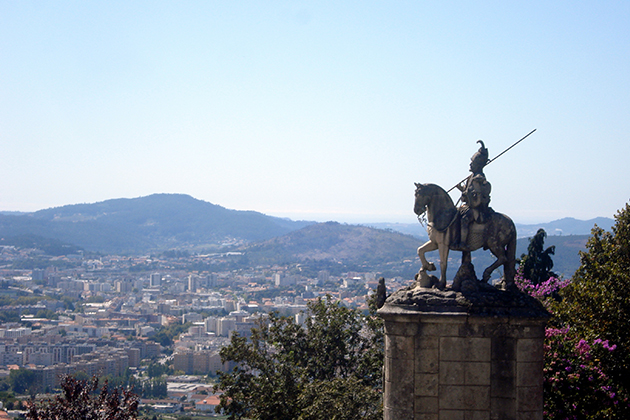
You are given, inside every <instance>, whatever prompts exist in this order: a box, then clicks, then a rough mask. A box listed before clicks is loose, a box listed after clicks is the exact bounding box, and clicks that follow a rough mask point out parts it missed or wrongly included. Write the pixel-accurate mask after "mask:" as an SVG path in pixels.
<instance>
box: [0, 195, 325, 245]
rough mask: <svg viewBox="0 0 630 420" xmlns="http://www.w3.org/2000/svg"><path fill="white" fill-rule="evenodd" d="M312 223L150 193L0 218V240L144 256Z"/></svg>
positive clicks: (237, 240)
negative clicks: (46, 241) (24, 238)
mask: <svg viewBox="0 0 630 420" xmlns="http://www.w3.org/2000/svg"><path fill="white" fill-rule="evenodd" d="M311 223H313V222H303V221H302V222H296V221H292V220H287V219H281V218H277V217H271V216H266V215H264V214H262V213H258V212H254V211H237V210H229V209H226V208H224V207H221V206H218V205H215V204H211V203H208V202H205V201H201V200H197V199H195V198H193V197H190V196H188V195H183V194H154V195H150V196H146V197H140V198H132V199H125V198H121V199H113V200H107V201H103V202H100V203H94V204H75V205H68V206H63V207H56V208H51V209H46V210H40V211H37V212H34V213H28V214H21V215H7V214H0V236H2V237H15V236H20V235H36V236H40V237H45V238H51V239H57V240H60V241H63V242H65V243H69V244H73V245H76V246H79V247H82V248H84V249H86V250H89V251H101V252H147V251H151V250H160V249H171V248H178V247H191V246H217V245H220V244H222V243H242V242H252V241H262V240H266V239H270V238H273V237H275V236H281V235H284V234H286V233H288V232H290V231H292V230H296V229H300V228H302V227H304V226H307V225H309V224H311Z"/></svg>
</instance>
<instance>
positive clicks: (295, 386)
mask: <svg viewBox="0 0 630 420" xmlns="http://www.w3.org/2000/svg"><path fill="white" fill-rule="evenodd" d="M308 314H309V315H310V317H309V318H307V320H306V322H305V324H304V325H299V324H296V323H295V322H294V321H293V319H292V318H286V317H280V316H278V315H277V314H271V315H270V317H269V318H268V319H267V320H260V321H259V324H258V326H257V327H256V328H253V329H252V335H251V337H249V338H246V337H242V336H239V335H237V334H235V335H233V336H232V338H231V342H230V345H228V346H226V347H224V348H223V349H222V350H221V358H222V360H223V361H224V362H225V361H233V362H236V363H238V366H237V367H236V368H235V369H234V370H233V371H232V372H230V373H223V374H219V378H220V382H219V384H218V386H217V388H216V389H215V391H216V390H218V389H220V390H222V391H223V392H224V393H223V394H222V396H221V402H220V405H219V407H218V411H222V412H224V413H226V414H228V415H229V418H230V419H240V418H248V419H252V420H272V419H274V420H283V419H286V420H289V419H291V420H294V419H304V420H306V419H339V420H341V419H344V420H345V419H348V420H350V419H379V420H380V419H381V418H382V407H381V394H380V390H379V389H380V387H381V381H382V365H383V359H382V357H383V334H382V328H381V325H382V324H380V319H377V318H375V317H373V316H372V315H370V316H364V315H363V314H362V313H361V312H359V311H356V310H352V309H348V308H346V307H344V306H343V305H341V304H340V303H339V302H333V301H332V299H331V298H330V297H328V298H326V299H318V300H317V301H314V302H311V303H309V305H308Z"/></svg>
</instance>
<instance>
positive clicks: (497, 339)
mask: <svg viewBox="0 0 630 420" xmlns="http://www.w3.org/2000/svg"><path fill="white" fill-rule="evenodd" d="M378 313H379V315H380V316H381V317H382V318H383V319H384V321H385V378H384V379H385V380H384V384H385V389H384V418H385V420H407V419H409V420H411V419H413V420H420V419H422V420H534V419H536V420H542V409H543V388H542V385H543V379H542V378H543V377H542V369H543V340H544V336H545V331H544V329H545V324H546V322H547V319H548V317H549V315H548V313H547V312H546V311H545V309H544V308H543V307H542V306H541V305H540V303H539V302H538V301H536V300H535V299H533V298H530V297H529V296H527V295H524V294H522V293H518V292H516V293H514V292H505V291H499V290H496V289H494V288H490V287H487V288H484V289H483V290H480V291H476V292H474V293H469V294H462V293H456V292H453V291H446V292H441V291H439V290H436V289H426V288H420V287H417V288H415V289H411V288H410V289H403V290H400V291H398V292H396V293H394V294H393V295H392V296H390V297H389V298H388V299H387V301H386V303H385V305H384V306H383V307H382V308H381V309H380V310H379V312H378Z"/></svg>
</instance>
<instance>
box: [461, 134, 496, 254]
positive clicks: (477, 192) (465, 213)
mask: <svg viewBox="0 0 630 420" xmlns="http://www.w3.org/2000/svg"><path fill="white" fill-rule="evenodd" d="M477 143H480V144H481V147H479V150H478V151H477V152H476V153H475V154H474V155H473V156H472V158H470V172H472V173H471V174H470V175H469V176H468V178H466V180H465V181H462V183H461V184H459V185H457V189H459V190H460V191H461V192H462V197H461V201H462V205H461V206H460V208H459V213H460V214H461V235H460V241H459V243H457V244H455V245H454V247H453V248H455V249H461V250H463V251H465V250H467V249H469V247H468V245H467V242H468V232H469V230H470V224H471V223H473V222H475V223H480V224H483V223H486V221H487V220H488V218H489V216H490V215H491V214H492V212H493V210H492V208H490V207H489V204H490V190H491V189H492V186H491V185H490V183H489V182H488V181H487V180H486V176H485V175H484V173H483V168H484V167H485V166H486V165H487V164H488V162H489V160H488V149H486V147H485V145H484V144H483V141H481V140H479V141H477Z"/></svg>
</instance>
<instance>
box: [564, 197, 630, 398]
mask: <svg viewBox="0 0 630 420" xmlns="http://www.w3.org/2000/svg"><path fill="white" fill-rule="evenodd" d="M580 258H581V265H580V267H579V268H578V270H577V271H576V273H575V275H574V276H573V281H572V282H571V284H570V285H569V286H567V287H566V288H565V289H563V291H562V296H563V298H564V300H563V302H562V303H561V304H557V305H556V308H555V311H556V313H557V315H558V317H559V318H560V320H561V321H562V322H563V323H564V324H566V325H570V326H571V329H572V330H574V331H575V332H576V333H577V334H578V335H580V336H582V337H584V338H585V339H588V340H591V341H592V340H597V339H599V340H605V341H608V342H609V343H610V344H611V345H616V346H617V347H616V349H615V351H614V352H613V353H612V354H614V358H613V360H611V361H610V362H608V363H607V364H606V366H604V370H605V371H606V373H607V374H609V375H611V377H612V378H613V379H614V380H615V382H616V383H617V385H618V386H620V387H621V389H622V390H624V392H625V394H626V395H628V391H629V390H630V328H628V326H629V325H630V205H628V204H626V206H625V208H624V209H622V210H620V211H619V212H618V213H617V214H616V215H615V225H614V226H613V227H612V232H606V231H604V230H603V229H601V228H599V227H597V226H596V227H595V228H594V229H593V231H592V236H591V238H590V239H589V240H588V242H587V244H586V252H583V253H581V254H580Z"/></svg>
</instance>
